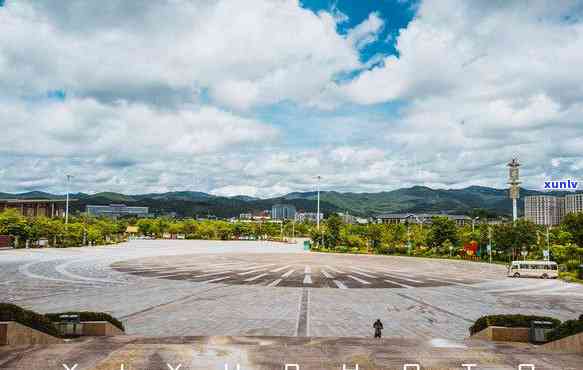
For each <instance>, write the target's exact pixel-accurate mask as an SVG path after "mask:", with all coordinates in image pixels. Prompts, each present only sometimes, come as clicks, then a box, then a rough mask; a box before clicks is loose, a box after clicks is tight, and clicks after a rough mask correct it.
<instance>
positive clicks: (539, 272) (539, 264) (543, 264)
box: [508, 261, 559, 279]
mask: <svg viewBox="0 0 583 370" xmlns="http://www.w3.org/2000/svg"><path fill="white" fill-rule="evenodd" d="M508 276H510V277H514V278H519V277H537V278H541V279H556V278H557V277H558V276H559V266H558V265H557V263H556V262H553V261H512V265H510V269H509V270H508Z"/></svg>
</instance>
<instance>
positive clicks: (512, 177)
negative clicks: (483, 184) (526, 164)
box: [507, 158, 520, 222]
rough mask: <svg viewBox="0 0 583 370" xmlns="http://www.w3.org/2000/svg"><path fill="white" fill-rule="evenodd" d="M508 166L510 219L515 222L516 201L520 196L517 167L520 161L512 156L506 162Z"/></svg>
mask: <svg viewBox="0 0 583 370" xmlns="http://www.w3.org/2000/svg"><path fill="white" fill-rule="evenodd" d="M507 166H508V185H510V189H509V190H510V194H509V195H510V199H512V221H513V222H516V220H517V219H518V209H517V202H518V198H520V175H519V171H518V167H520V163H519V162H518V159H517V158H512V160H511V161H510V162H508V164H507Z"/></svg>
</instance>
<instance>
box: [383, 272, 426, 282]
mask: <svg viewBox="0 0 583 370" xmlns="http://www.w3.org/2000/svg"><path fill="white" fill-rule="evenodd" d="M385 275H387V276H388V277H390V278H394V279H399V280H405V281H409V282H411V283H417V284H423V282H422V281H420V280H415V279H409V278H405V277H402V276H400V275H394V274H385Z"/></svg>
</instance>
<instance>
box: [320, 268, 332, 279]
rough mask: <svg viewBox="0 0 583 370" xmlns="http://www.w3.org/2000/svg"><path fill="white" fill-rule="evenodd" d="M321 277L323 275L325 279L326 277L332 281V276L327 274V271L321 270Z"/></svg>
mask: <svg viewBox="0 0 583 370" xmlns="http://www.w3.org/2000/svg"><path fill="white" fill-rule="evenodd" d="M322 275H324V276H325V277H327V278H328V279H334V276H332V275H330V274H329V273H328V271H326V270H322Z"/></svg>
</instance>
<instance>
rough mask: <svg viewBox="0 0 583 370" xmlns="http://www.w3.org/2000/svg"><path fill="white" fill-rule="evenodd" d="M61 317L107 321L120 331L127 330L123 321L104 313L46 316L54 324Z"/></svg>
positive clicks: (49, 314)
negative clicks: (72, 316) (73, 316)
mask: <svg viewBox="0 0 583 370" xmlns="http://www.w3.org/2000/svg"><path fill="white" fill-rule="evenodd" d="M61 315H79V319H80V320H81V322H83V321H107V322H109V323H111V325H113V326H115V327H117V328H119V329H120V330H123V331H125V328H124V326H123V324H122V323H121V321H119V320H118V319H116V318H115V317H113V316H111V315H109V314H106V313H104V312H88V311H81V312H59V313H48V314H46V315H45V316H46V317H47V318H48V319H49V320H50V321H52V322H58V321H61V319H60V316H61Z"/></svg>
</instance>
